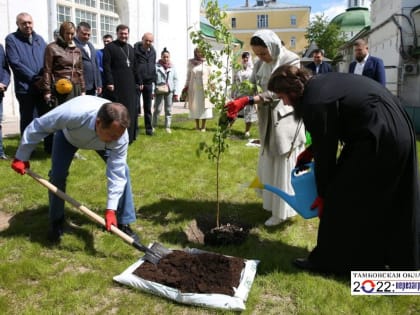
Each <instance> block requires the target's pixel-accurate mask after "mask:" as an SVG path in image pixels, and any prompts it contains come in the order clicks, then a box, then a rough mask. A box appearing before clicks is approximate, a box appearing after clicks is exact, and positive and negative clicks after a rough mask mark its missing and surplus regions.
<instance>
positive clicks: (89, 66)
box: [74, 22, 102, 95]
mask: <svg viewBox="0 0 420 315" xmlns="http://www.w3.org/2000/svg"><path fill="white" fill-rule="evenodd" d="M90 34H91V30H90V25H89V23H87V22H80V23H79V25H77V31H76V37H75V38H74V42H75V43H76V46H77V47H79V49H80V50H81V51H82V60H83V75H84V78H85V84H86V94H87V95H100V94H101V93H102V79H101V72H100V71H99V64H98V61H97V59H96V50H95V47H93V45H92V43H91V42H89V38H90Z"/></svg>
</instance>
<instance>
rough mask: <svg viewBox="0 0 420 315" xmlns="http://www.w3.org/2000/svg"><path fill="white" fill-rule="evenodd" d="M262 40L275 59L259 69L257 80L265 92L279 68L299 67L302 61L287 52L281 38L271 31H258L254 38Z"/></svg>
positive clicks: (263, 64) (264, 63) (263, 63)
mask: <svg viewBox="0 0 420 315" xmlns="http://www.w3.org/2000/svg"><path fill="white" fill-rule="evenodd" d="M254 36H255V37H258V38H260V39H261V40H262V41H263V42H264V44H265V45H266V46H267V49H268V51H269V53H270V55H271V58H272V59H273V60H272V61H271V62H270V63H266V62H262V65H261V67H260V68H259V69H258V73H257V74H256V75H257V78H258V79H259V80H258V81H260V82H259V84H260V85H261V87H262V88H263V90H266V89H267V85H268V80H269V79H270V76H271V74H272V73H273V72H274V70H276V69H277V68H278V67H279V66H281V65H284V64H292V65H296V66H299V64H300V59H299V56H298V55H296V54H295V53H293V52H291V51H289V50H287V49H286V48H285V47H284V46H283V45H282V44H281V40H280V38H279V37H278V36H277V34H276V33H274V32H273V31H271V30H258V31H256V32H255V33H254V34H253V35H252V37H254Z"/></svg>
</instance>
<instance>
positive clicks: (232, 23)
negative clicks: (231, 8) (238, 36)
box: [230, 18, 236, 28]
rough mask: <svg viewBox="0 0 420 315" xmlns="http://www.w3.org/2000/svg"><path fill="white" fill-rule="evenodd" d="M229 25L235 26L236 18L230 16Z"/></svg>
mask: <svg viewBox="0 0 420 315" xmlns="http://www.w3.org/2000/svg"><path fill="white" fill-rule="evenodd" d="M230 25H231V27H232V28H236V18H232V20H231V23H230Z"/></svg>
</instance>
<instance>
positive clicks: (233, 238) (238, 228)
mask: <svg viewBox="0 0 420 315" xmlns="http://www.w3.org/2000/svg"><path fill="white" fill-rule="evenodd" d="M225 221H227V222H230V223H225V224H221V225H220V226H219V227H216V226H215V225H214V218H212V217H206V216H203V217H199V218H197V219H196V220H193V221H192V222H190V224H189V225H188V227H187V229H186V231H185V233H186V235H187V238H188V240H189V241H190V242H193V243H198V244H203V245H211V246H224V245H239V244H242V243H243V242H244V241H246V239H247V237H248V235H249V230H250V226H249V225H247V224H244V223H241V222H235V220H232V219H229V218H228V219H225Z"/></svg>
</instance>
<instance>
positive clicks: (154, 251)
mask: <svg viewBox="0 0 420 315" xmlns="http://www.w3.org/2000/svg"><path fill="white" fill-rule="evenodd" d="M26 173H27V174H28V175H29V176H31V177H32V178H33V179H35V180H36V181H37V182H38V183H40V184H41V185H43V186H45V187H47V188H48V190H49V191H51V192H52V193H54V194H56V195H57V196H58V197H60V198H61V199H63V200H65V201H67V202H69V203H70V204H71V205H72V206H74V207H75V208H77V209H79V210H80V211H81V212H82V213H84V214H85V215H87V216H88V217H89V218H91V219H92V220H93V221H96V222H97V223H99V224H100V225H102V226H106V223H105V220H104V218H102V217H101V216H99V215H97V214H96V213H95V212H93V211H92V210H90V209H88V208H87V207H85V206H83V205H82V204H80V203H79V202H77V201H76V200H74V199H73V198H71V197H70V196H69V195H67V194H66V193H64V192H63V191H61V190H60V189H58V188H57V187H56V186H54V185H53V184H51V183H50V182H49V181H47V180H46V179H44V178H42V177H41V176H39V175H38V174H36V173H35V172H33V171H31V170H30V169H26ZM111 232H112V233H114V234H116V235H117V236H119V237H120V238H122V239H123V240H124V241H125V242H127V243H128V244H130V245H132V246H133V247H134V248H137V249H138V250H140V251H142V252H144V253H145V255H144V260H146V261H149V262H151V263H152V264H155V265H156V264H158V263H159V261H160V260H161V259H162V258H163V257H165V256H166V255H168V254H170V253H171V252H172V251H171V250H170V249H167V248H166V247H164V246H163V245H161V244H159V243H156V242H155V243H153V244H152V246H151V247H150V248H149V247H146V246H144V245H143V244H141V243H139V242H136V241H135V240H134V239H133V238H132V237H131V236H129V235H127V234H125V233H124V232H123V231H121V230H120V229H119V228H117V227H116V226H114V225H112V226H111Z"/></svg>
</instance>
